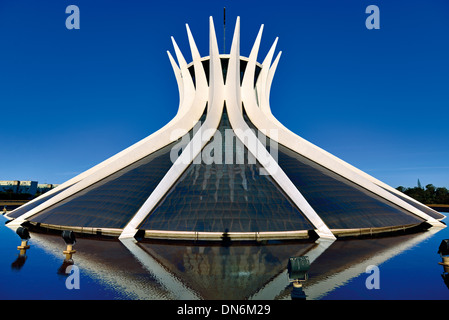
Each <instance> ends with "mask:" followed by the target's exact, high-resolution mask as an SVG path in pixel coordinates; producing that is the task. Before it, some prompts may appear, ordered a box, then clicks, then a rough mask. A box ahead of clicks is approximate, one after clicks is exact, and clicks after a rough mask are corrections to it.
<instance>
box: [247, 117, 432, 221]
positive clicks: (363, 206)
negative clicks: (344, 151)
mask: <svg viewBox="0 0 449 320" xmlns="http://www.w3.org/2000/svg"><path fill="white" fill-rule="evenodd" d="M244 118H245V121H246V122H247V124H248V125H249V126H250V127H251V128H254V125H253V124H252V123H251V121H250V120H249V118H248V117H247V115H246V114H245V115H244ZM276 147H277V156H278V164H279V166H280V167H281V168H282V170H283V171H284V172H285V173H286V174H287V176H288V177H289V179H290V180H291V181H292V182H293V184H294V185H295V186H296V187H297V188H298V190H299V191H300V192H301V194H302V195H303V196H304V197H305V198H306V200H307V201H308V202H309V204H310V205H311V206H312V207H313V208H314V209H315V211H316V213H317V214H318V215H319V216H320V218H321V219H322V220H323V221H324V223H325V224H326V225H327V226H328V227H329V228H330V229H352V228H376V227H388V226H401V225H408V224H417V223H421V222H423V221H424V220H423V219H421V218H419V217H417V216H415V215H413V214H412V213H410V212H408V211H406V210H404V209H402V208H400V207H398V206H396V205H395V204H393V203H391V202H389V201H387V200H385V199H383V198H381V197H380V196H377V195H376V194H374V193H372V192H371V191H368V190H366V189H364V188H362V187H361V186H359V185H357V184H355V183H353V182H351V181H349V180H348V179H346V178H344V177H342V176H340V175H338V174H336V173H334V172H332V171H330V170H328V169H326V168H324V167H323V166H321V165H319V164H317V163H315V162H313V161H311V160H309V159H307V158H305V157H303V156H301V155H299V154H298V153H296V152H294V151H292V150H290V149H288V148H287V147H285V146H283V145H281V144H279V145H276ZM267 149H268V150H270V144H269V139H267ZM273 152H274V151H273Z"/></svg>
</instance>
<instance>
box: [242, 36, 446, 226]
mask: <svg viewBox="0 0 449 320" xmlns="http://www.w3.org/2000/svg"><path fill="white" fill-rule="evenodd" d="M256 44H257V40H256ZM275 44H276V42H275ZM275 44H274V45H273V46H272V48H271V50H270V52H269V53H268V55H267V58H266V59H265V60H264V63H263V64H262V70H261V72H260V75H259V78H258V84H256V87H257V91H254V90H253V91H252V92H250V91H248V90H242V93H243V92H244V93H245V94H244V95H242V102H243V105H244V106H245V111H246V112H247V115H248V117H249V119H250V120H251V122H252V123H253V124H254V125H255V126H256V127H257V128H258V129H259V130H261V129H263V130H265V131H266V135H267V137H269V138H270V139H272V140H275V141H277V142H278V143H280V144H282V145H283V146H285V147H287V148H289V149H291V150H293V151H295V152H297V153H298V154H300V155H302V156H304V157H306V158H308V159H311V160H312V161H314V162H316V163H318V164H319V165H321V166H323V167H325V168H327V169H329V170H331V171H333V172H335V173H337V174H339V175H341V176H342V177H344V178H346V179H348V180H350V181H352V182H354V183H356V184H358V185H359V186H361V187H363V188H365V189H366V190H369V191H371V192H373V193H374V194H376V195H378V196H380V197H382V198H384V199H386V200H388V201H390V202H392V203H394V204H396V205H397V206H399V207H401V208H403V209H405V210H407V211H409V212H411V213H413V214H415V215H416V216H418V217H420V218H422V219H424V220H425V221H426V222H428V223H429V224H431V225H433V226H440V227H445V225H444V224H442V223H441V222H439V221H438V220H436V219H434V218H432V217H431V216H429V215H428V214H426V213H424V212H422V211H421V210H419V209H417V208H416V207H414V206H412V205H410V204H409V203H407V202H405V201H404V200H402V199H400V198H398V197H397V196H395V195H393V194H391V193H390V192H388V191H386V190H384V189H383V188H381V187H380V186H379V185H377V184H376V183H373V181H372V180H370V179H368V178H367V176H368V175H367V174H363V175H362V174H360V172H361V171H360V170H355V168H354V167H352V166H351V165H349V164H348V163H346V162H344V161H343V160H341V159H339V158H337V157H335V156H333V155H332V154H330V153H328V152H326V151H324V150H323V149H321V148H319V147H317V146H315V145H313V144H312V143H310V142H308V141H307V140H305V139H303V138H301V137H299V136H298V135H296V134H295V133H293V132H291V131H290V130H288V129H287V128H286V127H284V126H283V125H282V124H280V122H279V121H277V120H276V119H275V118H274V116H273V115H272V113H271V109H270V107H269V102H268V97H269V90H270V86H271V81H272V78H273V75H274V71H275V68H276V66H277V61H278V59H279V57H280V56H279V55H278V57H277V59H276V62H275V64H273V66H271V67H270V66H269V64H270V62H271V58H272V56H273V52H272V51H273V50H274V46H275ZM256 47H257V46H256ZM248 63H251V60H250V62H248ZM245 76H246V74H245ZM248 76H249V75H248ZM256 95H257V96H256ZM258 102H259V105H258ZM273 132H275V133H276V136H275V135H273Z"/></svg>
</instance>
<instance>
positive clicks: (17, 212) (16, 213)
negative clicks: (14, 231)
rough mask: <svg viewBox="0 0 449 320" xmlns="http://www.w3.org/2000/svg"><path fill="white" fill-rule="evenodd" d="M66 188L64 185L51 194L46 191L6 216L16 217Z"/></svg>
mask: <svg viewBox="0 0 449 320" xmlns="http://www.w3.org/2000/svg"><path fill="white" fill-rule="evenodd" d="M67 188H68V187H65V188H63V189H61V190H59V191H56V192H54V193H52V194H49V193H48V192H47V193H44V194H42V195H41V196H39V198H38V199H36V201H34V202H31V203H27V204H24V205H22V206H20V207H19V208H17V209H16V210H14V211H13V212H11V213H9V214H8V217H11V218H17V217H19V216H21V215H22V214H24V213H26V212H28V211H30V210H32V209H34V208H36V207H37V206H38V205H40V204H42V203H44V202H45V201H47V200H50V199H51V198H53V197H54V196H56V195H58V194H59V193H61V192H62V191H64V190H66V189H67Z"/></svg>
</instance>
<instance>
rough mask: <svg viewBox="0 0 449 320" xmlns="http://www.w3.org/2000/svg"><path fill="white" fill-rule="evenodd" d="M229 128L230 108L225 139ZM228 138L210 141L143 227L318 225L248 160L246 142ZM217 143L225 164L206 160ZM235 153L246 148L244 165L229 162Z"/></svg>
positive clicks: (246, 229)
mask: <svg viewBox="0 0 449 320" xmlns="http://www.w3.org/2000/svg"><path fill="white" fill-rule="evenodd" d="M226 129H231V126H230V123H229V119H228V116H227V113H226V109H225V110H224V113H223V116H222V119H221V123H220V126H219V132H220V136H221V138H222V139H223V140H225V136H226V133H225V130H226ZM217 138H218V137H214V140H215V139H217ZM223 140H222V141H219V142H217V141H210V142H209V143H208V144H207V145H206V146H205V147H204V149H203V152H202V154H203V159H200V158H199V157H198V158H197V159H195V161H194V162H193V163H192V164H191V165H190V166H189V167H188V168H187V170H186V171H185V172H184V173H183V174H182V176H181V177H180V178H179V180H178V181H177V182H176V184H175V185H174V186H173V187H172V189H171V190H170V191H169V192H168V193H167V195H166V196H165V197H164V198H163V199H162V200H161V202H160V203H159V204H158V205H157V206H156V207H155V208H154V209H153V211H152V212H151V214H150V215H149V216H148V217H147V218H146V220H145V221H144V222H143V223H142V225H141V226H140V229H145V230H171V231H204V232H225V231H228V232H261V231H291V230H310V229H314V228H313V226H312V225H311V224H310V223H309V222H308V220H307V219H306V218H305V217H304V216H303V215H302V213H301V212H300V211H299V210H298V208H296V206H295V205H294V204H293V203H292V202H291V201H290V199H289V198H288V197H287V196H286V195H285V194H284V193H283V191H282V190H280V188H279V187H278V186H277V185H276V183H275V182H274V181H273V180H272V179H271V178H270V177H269V176H267V175H261V174H260V169H261V166H260V164H259V163H257V162H256V161H251V160H248V151H247V149H246V148H245V147H244V146H243V145H241V148H239V147H237V144H236V143H234V141H235V140H233V141H232V142H231V141H229V140H225V141H224V142H223ZM211 144H214V145H216V146H218V148H221V153H222V154H221V160H222V161H221V163H220V161H215V162H214V163H212V164H206V163H205V161H204V154H205V153H206V154H207V153H208V152H209V151H211V153H210V154H213V155H215V152H218V151H219V150H217V149H208V146H210V145H211ZM206 150H207V151H206ZM236 150H238V151H236ZM230 151H231V152H234V153H235V152H243V153H244V157H243V158H244V163H242V164H236V162H237V161H233V163H232V164H227V163H226V161H225V160H226V159H225V157H226V153H227V152H230ZM234 153H233V154H234ZM200 156H201V154H200Z"/></svg>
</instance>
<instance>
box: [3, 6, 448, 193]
mask: <svg viewBox="0 0 449 320" xmlns="http://www.w3.org/2000/svg"><path fill="white" fill-rule="evenodd" d="M372 4H374V5H377V6H378V7H379V9H380V29H378V30H376V29H373V30H368V29H367V28H366V26H365V20H366V18H367V17H368V16H369V14H367V13H365V9H366V7H367V6H368V5H372ZM69 5H77V6H78V7H79V9H80V29H79V30H68V29H67V28H66V25H65V21H66V18H67V17H68V16H69V14H66V13H65V10H66V7H67V6H69ZM223 7H226V13H227V16H226V48H227V50H229V48H230V44H231V38H232V33H233V28H234V24H235V19H236V17H237V16H240V17H241V55H244V56H248V55H249V52H250V49H251V47H252V44H253V42H254V39H255V37H256V35H257V32H258V29H259V27H260V25H261V24H264V25H265V28H264V34H263V37H262V44H261V49H260V57H259V61H260V60H262V59H263V57H264V56H265V55H266V53H267V52H268V49H269V48H270V46H271V44H272V43H273V41H274V39H275V38H276V37H279V43H278V47H277V51H279V50H282V52H283V53H282V57H281V60H280V63H279V66H278V69H277V72H276V75H275V78H274V82H273V86H272V91H271V107H272V110H273V113H274V115H275V116H276V117H277V118H278V119H279V120H280V121H281V122H282V123H283V124H284V125H285V126H286V127H288V128H289V129H290V130H292V131H293V132H295V133H297V134H298V135H300V136H302V137H303V138H305V139H307V140H309V141H310V142H312V143H314V144H316V145H318V146H319V147H321V148H323V149H325V150H327V151H329V152H330V153H332V154H334V155H336V156H338V157H340V158H341V159H343V160H345V161H347V162H348V163H350V164H352V165H354V166H356V167H358V168H359V169H362V170H364V171H366V172H367V173H369V174H371V175H373V176H375V177H376V178H378V179H380V180H382V181H384V182H386V183H387V184H389V185H391V186H393V187H397V186H399V185H402V186H405V187H412V186H416V184H417V180H418V179H420V181H421V183H422V185H426V184H429V183H432V184H434V185H435V186H437V187H442V186H445V187H448V188H449V130H448V122H449V2H448V1H447V0H420V1H414V0H408V1H391V0H389V1H383V0H382V1H381V0H370V1H366V0H342V1H335V0H327V1H323V0H314V1H312V0H296V1H284V0H277V1H260V0H258V1H224V0H214V1H206V0H202V1H200V0H191V1H170V0H167V1H157V2H156V1H136V0H131V1H113V0H107V1H106V0H105V1H92V0H89V1H84V0H69V1H67V0H61V1H50V0H21V1H16V0H2V1H0V39H1V41H0V117H1V126H0V155H1V156H0V180H37V181H39V182H40V183H62V182H64V181H66V180H68V179H70V178H72V177H73V176H75V175H76V174H78V173H81V172H82V171H84V170H87V169H89V168H90V167H92V166H94V165H95V164H97V163H99V162H101V161H103V160H105V159H106V158H108V157H110V156H112V155H114V154H115V153H117V152H119V151H121V150H123V149H125V148H126V147H128V146H130V145H131V144H133V143H135V142H137V141H139V140H140V139H143V138H145V137H146V136H148V135H150V134H151V133H153V132H154V131H156V130H157V129H159V128H161V127H162V126H163V125H165V124H166V123H167V122H168V121H169V120H170V119H171V118H172V117H173V116H174V115H175V113H176V110H177V107H178V90H177V86H176V81H175V77H174V75H173V72H172V69H171V65H170V63H169V60H168V57H167V54H166V50H170V52H172V53H174V50H173V48H172V45H171V40H170V36H174V37H175V39H176V41H177V43H178V45H179V46H180V48H181V50H182V51H183V53H184V54H185V56H186V59H187V60H188V62H190V60H191V57H190V54H189V52H190V50H189V46H188V41H187V34H186V31H185V23H188V24H189V26H190V28H191V30H192V33H193V35H194V37H195V40H196V43H197V45H198V48H199V50H200V53H201V54H202V55H208V45H209V44H208V18H209V16H213V17H214V21H215V25H216V30H217V37H218V38H219V39H222V38H223V28H222V26H223ZM221 41H222V40H221ZM221 41H219V46H220V48H222V47H223V43H222V42H221Z"/></svg>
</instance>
